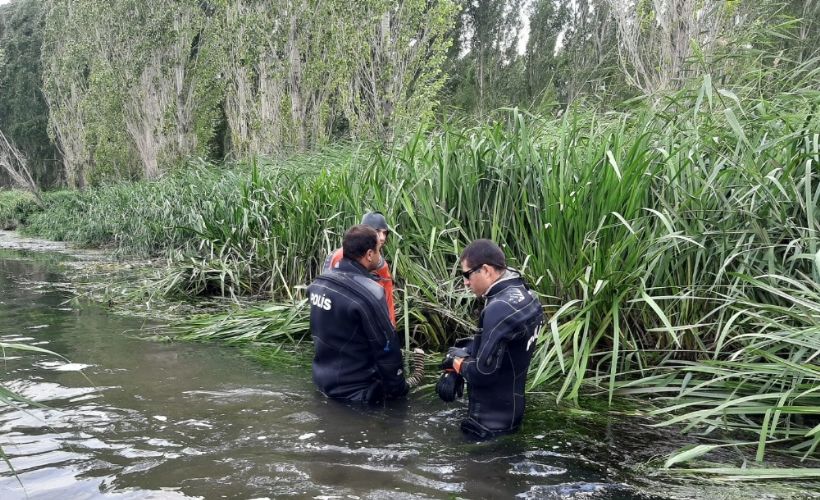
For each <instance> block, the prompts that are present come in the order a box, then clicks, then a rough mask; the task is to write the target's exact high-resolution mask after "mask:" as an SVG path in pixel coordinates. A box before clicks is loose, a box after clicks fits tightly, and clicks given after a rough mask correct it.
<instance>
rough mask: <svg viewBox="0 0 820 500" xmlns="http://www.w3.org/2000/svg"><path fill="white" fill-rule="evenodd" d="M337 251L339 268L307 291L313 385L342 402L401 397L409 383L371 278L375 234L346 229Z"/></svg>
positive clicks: (375, 258)
mask: <svg viewBox="0 0 820 500" xmlns="http://www.w3.org/2000/svg"><path fill="white" fill-rule="evenodd" d="M342 249H343V250H342V251H343V255H344V257H343V258H342V260H341V262H340V263H339V265H338V267H336V268H333V269H331V270H329V271H327V272H325V273H324V274H322V275H321V276H319V277H318V278H316V280H315V281H314V282H313V283H311V284H310V286H309V287H308V292H309V293H310V331H311V334H312V335H313V344H314V348H315V355H314V358H313V382H314V383H315V384H316V387H317V388H318V389H319V390H320V391H321V392H322V393H323V394H324V395H326V396H328V397H331V398H335V399H341V400H346V401H353V402H362V403H367V404H374V403H379V402H382V401H384V400H385V399H395V398H400V397H403V396H405V395H406V394H407V390H408V384H407V381H405V378H404V373H403V363H402V353H401V345H400V344H399V340H398V336H397V335H396V331H395V330H394V328H393V323H392V322H391V321H390V316H389V314H388V311H387V302H386V300H385V292H384V288H382V287H381V286H379V284H378V283H376V282H375V281H374V280H373V277H372V276H371V274H370V272H371V271H373V270H374V269H376V268H377V267H378V266H379V265H380V262H381V255H380V253H379V248H378V235H377V233H376V230H375V229H373V228H372V227H369V226H364V225H358V226H353V227H351V228H350V229H348V231H347V232H346V233H345V235H344V240H343V242H342ZM418 378H419V380H420V378H421V376H420V375H419V377H418Z"/></svg>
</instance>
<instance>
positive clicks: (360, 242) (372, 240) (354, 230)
mask: <svg viewBox="0 0 820 500" xmlns="http://www.w3.org/2000/svg"><path fill="white" fill-rule="evenodd" d="M378 244H379V235H378V234H376V230H375V229H373V228H372V227H370V226H365V225H364V224H358V225H356V226H353V227H351V228H350V229H348V230H347V231H346V232H345V236H344V239H343V240H342V253H343V254H344V256H345V257H346V258H348V259H353V260H359V259H361V258H362V257H364V255H365V254H366V253H367V251H368V250H375V249H376V246H377V245H378Z"/></svg>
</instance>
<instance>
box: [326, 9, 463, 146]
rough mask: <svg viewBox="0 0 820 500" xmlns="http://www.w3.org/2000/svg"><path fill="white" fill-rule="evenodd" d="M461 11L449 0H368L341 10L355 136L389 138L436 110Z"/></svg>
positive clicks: (347, 104)
mask: <svg viewBox="0 0 820 500" xmlns="http://www.w3.org/2000/svg"><path fill="white" fill-rule="evenodd" d="M456 13H457V6H456V5H455V3H454V2H452V1H450V0H432V1H428V0H403V1H387V0H367V1H360V2H355V3H353V4H351V5H350V6H349V8H347V9H345V12H344V13H340V14H342V15H340V16H338V19H340V21H339V22H343V23H345V24H346V26H345V27H343V28H341V29H340V31H343V32H344V33H345V34H344V36H343V37H342V38H341V39H340V40H339V42H340V43H342V44H344V46H345V50H346V53H347V60H349V61H350V63H351V64H350V65H349V66H348V69H349V70H350V74H349V75H348V77H347V82H343V83H342V85H343V87H342V89H341V90H342V93H341V98H342V99H343V102H344V109H345V117H346V118H347V120H348V122H349V123H350V127H351V135H352V136H353V137H376V138H380V139H385V140H390V139H391V138H392V136H393V133H394V131H395V128H396V127H402V126H403V125H405V124H408V123H417V122H418V121H419V120H422V119H424V117H425V116H427V115H429V113H431V112H432V110H433V107H434V105H435V102H436V98H437V96H438V94H439V92H440V90H441V88H442V86H443V85H444V82H445V79H446V75H445V74H444V73H443V71H442V67H443V65H444V62H445V60H446V57H447V50H448V48H449V47H450V44H451V43H452V40H451V39H450V38H449V34H450V33H451V30H452V28H453V25H454V22H455V16H456ZM363 21H364V22H363Z"/></svg>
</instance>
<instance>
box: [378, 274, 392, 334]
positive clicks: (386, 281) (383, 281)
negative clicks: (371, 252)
mask: <svg viewBox="0 0 820 500" xmlns="http://www.w3.org/2000/svg"><path fill="white" fill-rule="evenodd" d="M376 273H377V274H378V275H379V285H381V286H382V288H384V296H385V299H387V312H388V314H390V321H391V322H392V323H393V328H395V327H396V303H395V301H394V299H393V276H392V275H391V274H390V266H388V265H387V261H384V265H383V266H382V267H380V268H379V269H378V271H376Z"/></svg>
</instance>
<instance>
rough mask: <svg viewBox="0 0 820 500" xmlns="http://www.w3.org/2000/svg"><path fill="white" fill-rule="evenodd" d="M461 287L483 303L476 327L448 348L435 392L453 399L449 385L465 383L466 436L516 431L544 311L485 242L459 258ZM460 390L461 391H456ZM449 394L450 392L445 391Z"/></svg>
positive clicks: (473, 245) (498, 251)
mask: <svg viewBox="0 0 820 500" xmlns="http://www.w3.org/2000/svg"><path fill="white" fill-rule="evenodd" d="M460 263H461V271H462V273H461V274H462V277H463V278H464V285H465V286H467V287H469V288H470V290H472V292H473V293H474V294H475V295H476V296H478V297H484V298H485V299H486V304H485V306H484V310H483V311H481V316H480V318H479V322H478V331H477V332H476V334H475V335H474V336H473V337H472V338H471V339H467V340H466V342H459V343H457V345H458V346H459V347H451V348H450V350H449V351H448V354H447V357H446V358H445V359H444V362H443V363H442V368H443V369H444V370H445V371H444V373H443V374H442V376H441V379H440V381H439V384H438V386H437V390H438V392H439V395H440V396H441V398H442V399H444V400H445V401H448V400H450V401H452V399H453V397H454V396H453V388H454V387H458V386H459V384H463V381H462V380H460V378H461V377H463V380H466V381H467V387H468V391H469V393H468V396H469V415H468V416H467V418H466V419H464V420H463V421H462V422H461V429H462V430H463V431H464V432H465V433H467V434H468V435H472V436H474V437H478V438H480V439H486V438H490V437H493V436H497V435H500V434H506V433H510V432H515V431H516V430H517V429H518V427H519V426H520V425H521V420H522V419H523V416H524V386H525V384H526V381H527V370H528V368H529V366H530V360H531V359H532V353H533V350H534V345H535V339H536V336H537V334H538V330H539V327H540V326H541V325H542V324H543V322H544V313H543V311H542V310H541V304H540V303H539V302H538V299H537V298H536V297H535V294H534V293H532V292H531V291H530V290H528V288H527V286H526V285H525V283H524V281H523V280H522V279H521V276H520V274H518V273H517V272H515V271H512V270H510V269H508V268H507V261H506V258H505V257H504V252H503V251H502V250H501V248H499V247H498V245H496V244H495V243H493V242H492V241H490V240H476V241H474V242H472V243H470V244H469V245H468V246H467V248H465V249H464V252H462V254H461V257H460ZM458 390H459V392H460V389H458ZM448 392H449V394H448Z"/></svg>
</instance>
